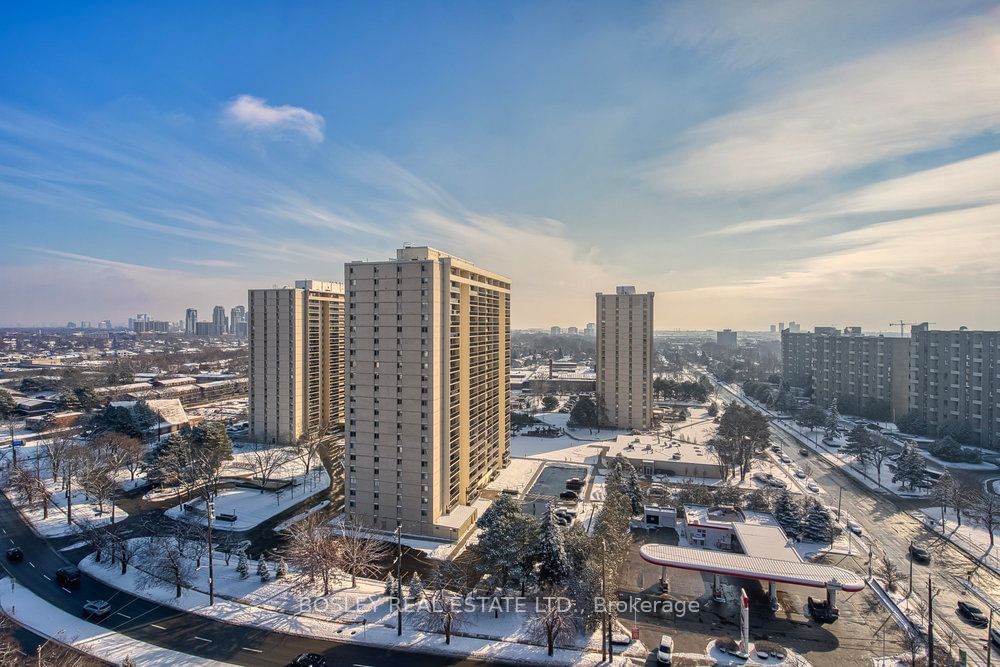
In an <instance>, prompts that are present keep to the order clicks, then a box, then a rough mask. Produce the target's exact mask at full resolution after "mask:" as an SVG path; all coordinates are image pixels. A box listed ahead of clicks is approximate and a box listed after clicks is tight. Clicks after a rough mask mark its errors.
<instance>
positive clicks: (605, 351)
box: [597, 286, 653, 428]
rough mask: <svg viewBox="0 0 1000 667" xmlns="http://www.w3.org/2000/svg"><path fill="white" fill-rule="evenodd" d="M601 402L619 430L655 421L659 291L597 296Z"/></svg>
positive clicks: (605, 414)
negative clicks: (655, 302) (655, 319)
mask: <svg viewBox="0 0 1000 667" xmlns="http://www.w3.org/2000/svg"><path fill="white" fill-rule="evenodd" d="M597 404H598V410H599V411H600V413H601V416H602V419H603V420H604V421H605V422H606V423H608V424H611V425H613V426H618V427H619V428H648V427H649V425H650V423H651V422H652V418H653V292H646V293H645V294H636V292H635V288H634V287H628V286H626V287H618V288H616V289H615V293H614V294H601V293H598V294H597Z"/></svg>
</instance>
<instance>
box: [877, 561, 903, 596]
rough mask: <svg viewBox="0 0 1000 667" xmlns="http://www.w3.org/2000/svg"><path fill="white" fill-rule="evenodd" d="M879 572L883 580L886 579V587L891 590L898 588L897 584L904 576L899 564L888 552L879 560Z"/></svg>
mask: <svg viewBox="0 0 1000 667" xmlns="http://www.w3.org/2000/svg"><path fill="white" fill-rule="evenodd" d="M877 574H878V576H879V577H881V578H882V580H883V581H885V587H886V589H887V590H890V591H894V590H896V584H898V583H899V582H900V580H901V579H902V577H903V573H902V572H901V571H900V569H899V566H898V565H896V562H895V561H894V560H893V559H892V558H891V557H890V556H889V555H887V554H883V555H882V557H881V558H880V559H879V560H878V570H877Z"/></svg>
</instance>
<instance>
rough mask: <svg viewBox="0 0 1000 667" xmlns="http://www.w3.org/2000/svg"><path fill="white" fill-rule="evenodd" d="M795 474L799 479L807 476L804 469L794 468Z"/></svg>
mask: <svg viewBox="0 0 1000 667" xmlns="http://www.w3.org/2000/svg"><path fill="white" fill-rule="evenodd" d="M795 476H796V477H798V478H799V479H805V478H806V477H808V475H806V473H805V471H804V470H796V471H795Z"/></svg>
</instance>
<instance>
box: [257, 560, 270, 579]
mask: <svg viewBox="0 0 1000 667" xmlns="http://www.w3.org/2000/svg"><path fill="white" fill-rule="evenodd" d="M257 576H258V577H260V580H261V583H266V582H268V581H270V579H271V568H269V567H268V566H267V559H265V558H264V556H261V557H260V560H259V561H257Z"/></svg>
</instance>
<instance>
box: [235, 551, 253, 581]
mask: <svg viewBox="0 0 1000 667" xmlns="http://www.w3.org/2000/svg"><path fill="white" fill-rule="evenodd" d="M236 572H238V573H239V575H240V579H246V578H247V577H249V576H250V561H249V559H248V558H247V552H246V551H242V550H241V551H240V555H239V560H238V561H237V562H236Z"/></svg>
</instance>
